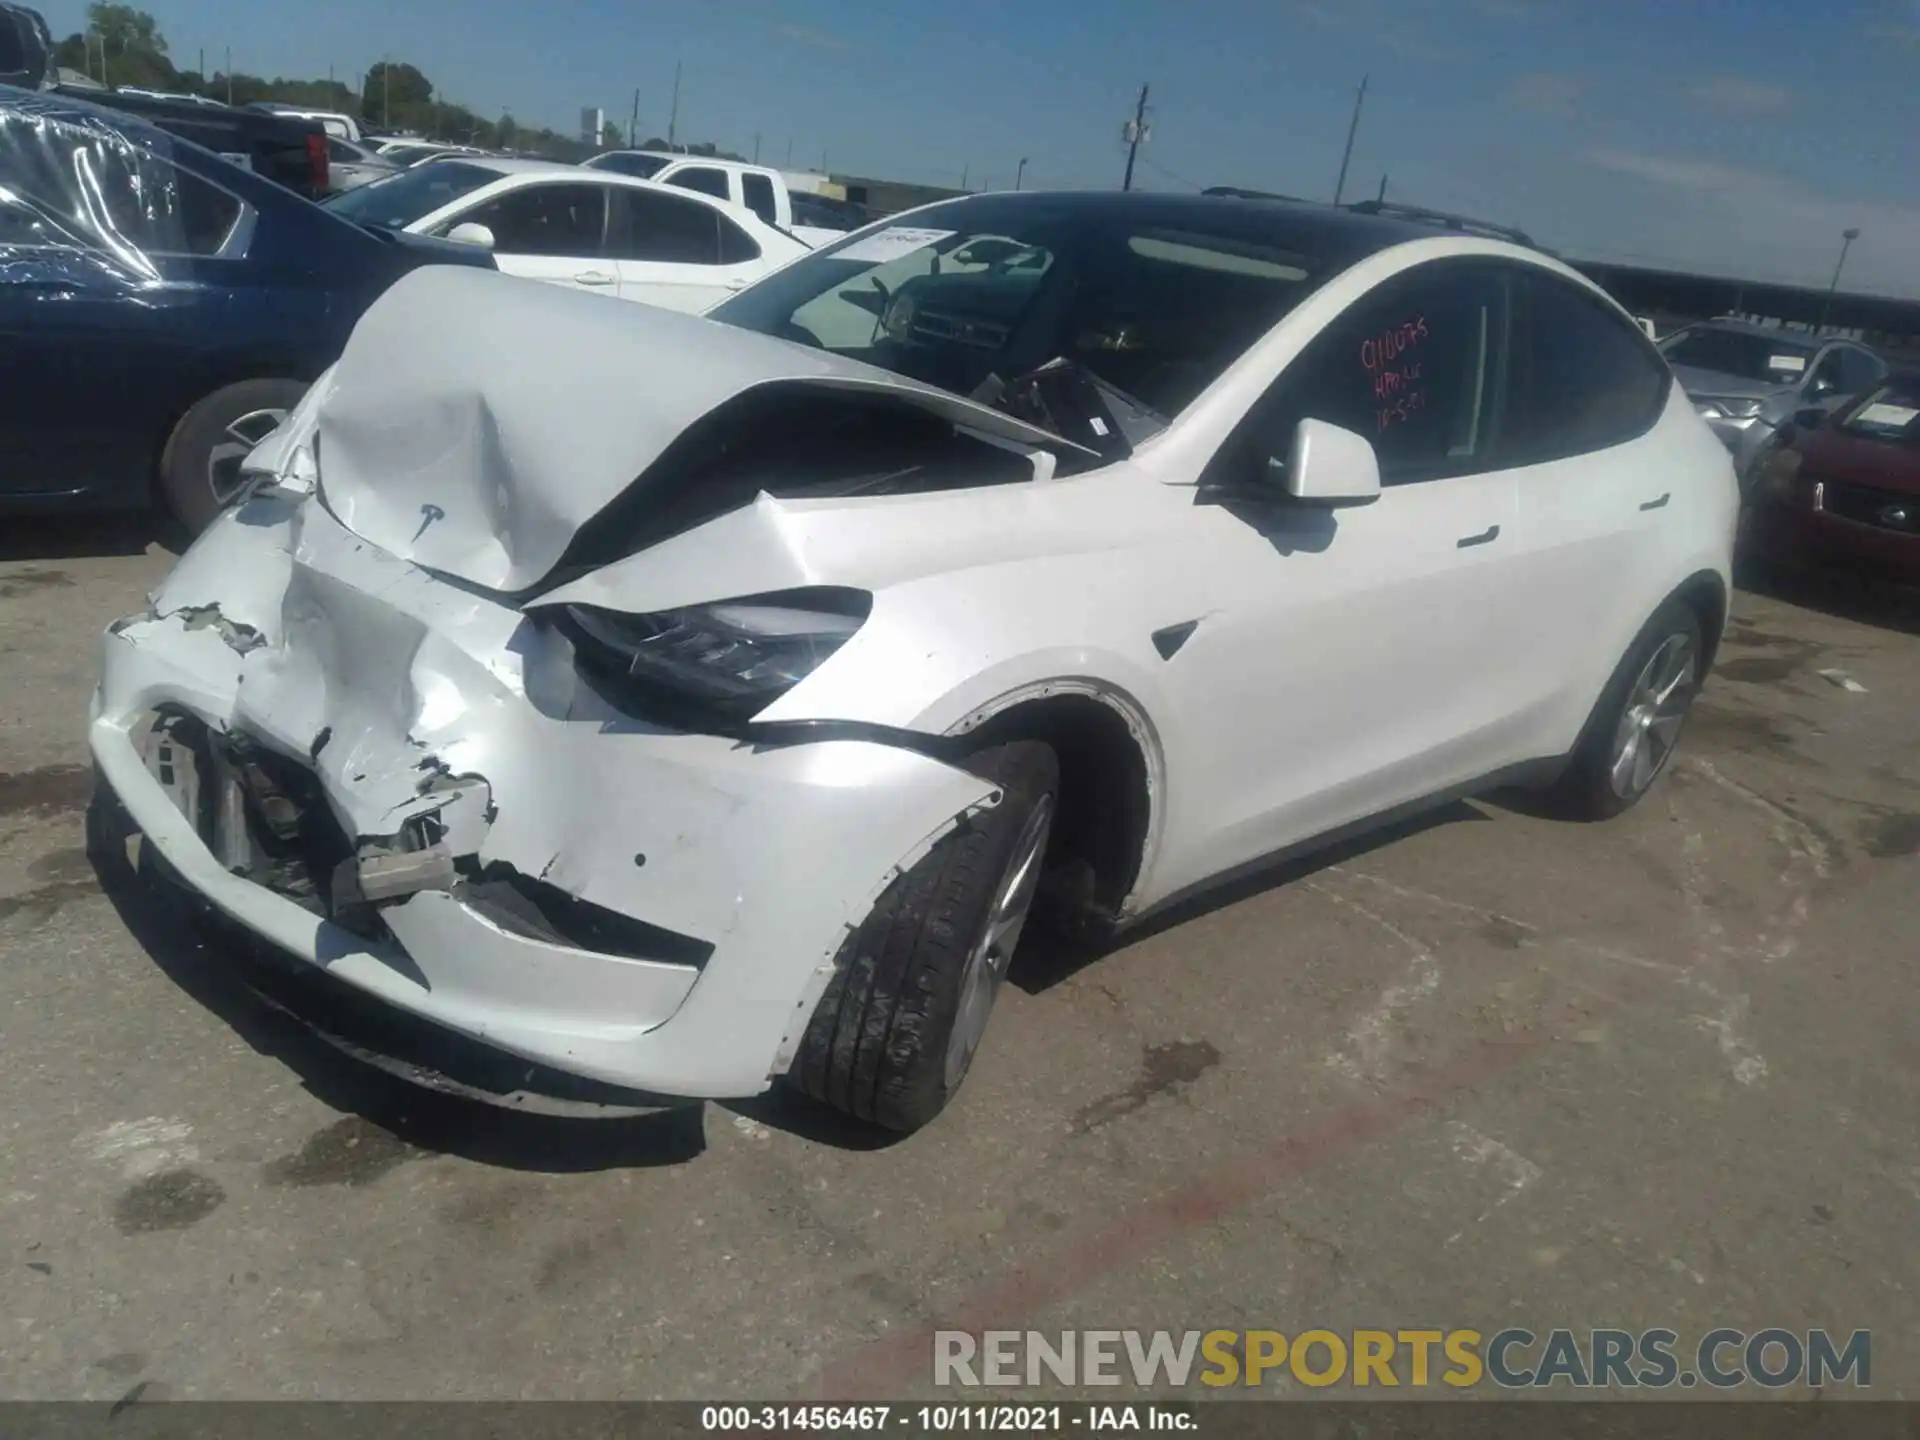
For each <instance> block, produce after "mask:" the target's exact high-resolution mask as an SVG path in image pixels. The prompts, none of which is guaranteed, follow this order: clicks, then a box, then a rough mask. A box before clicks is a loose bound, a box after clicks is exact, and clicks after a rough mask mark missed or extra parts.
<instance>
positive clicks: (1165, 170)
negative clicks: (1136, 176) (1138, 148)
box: [1140, 155, 1207, 190]
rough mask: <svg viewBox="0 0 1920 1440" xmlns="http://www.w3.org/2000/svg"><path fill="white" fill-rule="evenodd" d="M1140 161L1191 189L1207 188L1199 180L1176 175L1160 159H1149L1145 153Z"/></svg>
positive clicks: (1150, 168)
mask: <svg viewBox="0 0 1920 1440" xmlns="http://www.w3.org/2000/svg"><path fill="white" fill-rule="evenodd" d="M1140 163H1141V164H1142V165H1145V166H1146V167H1147V168H1148V169H1149V170H1157V171H1159V172H1160V173H1161V174H1162V175H1164V176H1166V177H1167V179H1169V180H1177V181H1178V182H1179V183H1180V184H1182V185H1185V186H1186V187H1187V188H1188V189H1190V190H1204V189H1206V188H1207V187H1206V186H1204V185H1202V184H1201V183H1200V182H1199V181H1198V180H1189V179H1187V177H1186V176H1184V175H1176V174H1174V173H1173V171H1171V170H1169V169H1168V168H1167V167H1166V166H1164V165H1162V164H1160V163H1159V162H1158V161H1155V160H1149V159H1147V157H1146V156H1144V155H1142V156H1141V157H1140Z"/></svg>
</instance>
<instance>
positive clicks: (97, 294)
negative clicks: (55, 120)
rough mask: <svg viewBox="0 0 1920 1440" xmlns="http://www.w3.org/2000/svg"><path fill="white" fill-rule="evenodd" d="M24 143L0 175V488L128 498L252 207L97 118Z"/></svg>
mask: <svg viewBox="0 0 1920 1440" xmlns="http://www.w3.org/2000/svg"><path fill="white" fill-rule="evenodd" d="M162 143H163V144H165V143H170V142H162ZM34 144H35V145H36V147H40V148H38V149H37V150H36V152H35V153H34V154H32V155H27V154H21V155H19V156H17V157H16V159H17V160H18V161H19V162H20V163H19V166H18V170H17V173H16V174H15V175H14V176H12V177H11V183H10V185H9V186H7V187H0V250H6V251H7V252H8V254H9V260H10V263H8V264H7V265H5V266H0V374H4V375H5V376H6V380H5V382H4V383H0V453H3V454H4V456H5V460H4V463H0V494H4V495H7V496H11V497H14V498H22V497H25V496H46V497H53V496H60V495H69V494H87V495H91V496H93V497H95V498H96V499H98V500H99V501H100V502H101V503H103V504H127V505H133V506H138V505H144V504H146V503H147V499H148V491H149V486H150V485H151V483H152V479H153V472H154V465H155V463H156V461H157V460H158V457H159V446H160V444H161V442H162V441H163V440H164V439H165V438H166V433H167V430H168V428H169V427H170V426H171V425H172V423H173V422H174V420H175V419H177V418H178V414H179V412H180V410H181V409H182V408H183V407H184V405H185V404H187V403H189V402H190V401H191V400H192V399H195V398H198V397H197V394H195V393H193V390H192V387H193V385H194V383H195V377H196V376H197V375H199V373H200V372H201V371H202V370H203V369H204V368H205V363H204V359H203V352H204V345H205V343H206V341H207V339H208V336H209V334H210V333H212V332H213V331H215V330H217V327H218V324H219V322H220V320H221V317H222V315H223V313H224V311H225V309H226V306H227V304H228V301H229V299H230V293H229V284H230V277H229V276H228V275H227V274H226V273H225V272H230V271H233V270H235V269H236V268H238V267H241V266H243V265H244V263H245V262H244V260H243V258H242V257H243V256H244V253H245V242H246V239H247V237H248V234H249V233H250V230H251V224H252V221H253V213H252V211H251V209H250V208H249V207H248V206H246V205H245V204H244V203H243V202H242V201H241V200H239V199H238V198H237V197H235V196H233V195H231V194H230V193H228V192H227V191H225V190H222V189H220V188H219V187H217V186H215V185H212V184H209V183H208V182H206V181H205V180H202V179H201V178H199V177H198V176H195V175H192V174H189V173H187V172H186V171H183V170H180V169H179V168H178V167H176V166H175V165H173V164H172V163H171V162H170V161H169V160H167V159H165V158H164V157H163V155H162V154H160V153H157V152H155V151H153V150H149V149H146V148H144V147H142V146H139V145H136V144H134V143H132V142H130V141H128V140H126V139H124V138H123V137H121V136H119V135H117V134H113V133H111V132H109V133H108V134H106V135H90V136H88V137H86V139H85V140H84V141H74V140H72V139H70V138H69V137H68V136H67V135H66V134H64V133H63V132H62V131H61V130H60V129H59V128H58V127H54V126H49V127H46V129H45V130H44V131H42V132H41V133H40V134H39V135H38V136H37V137H36V138H35V141H34ZM76 145H82V146H84V149H85V152H86V154H85V163H84V164H80V163H78V161H77V158H76V156H75V154H74V153H73V152H74V150H75V147H76ZM79 176H84V177H85V181H86V187H87V188H86V193H85V194H84V195H83V194H81V193H79V191H78V190H77V188H76V189H75V190H73V191H67V190H65V189H63V188H62V187H63V186H66V185H74V184H75V183H76V177H79ZM76 217H79V218H76ZM200 257H209V258H207V259H202V258H200ZM210 257H224V258H221V259H219V260H214V259H212V258H210Z"/></svg>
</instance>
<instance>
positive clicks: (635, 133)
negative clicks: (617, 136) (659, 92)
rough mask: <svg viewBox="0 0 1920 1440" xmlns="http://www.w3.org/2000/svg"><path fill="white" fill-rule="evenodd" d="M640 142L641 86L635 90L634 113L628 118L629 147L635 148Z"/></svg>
mask: <svg viewBox="0 0 1920 1440" xmlns="http://www.w3.org/2000/svg"><path fill="white" fill-rule="evenodd" d="M639 144H640V87H639V86H637V85H636V86H635V87H634V91H633V114H632V116H630V117H629V118H628V120H627V148H628V149H629V150H632V149H635V148H636V147H637V146H638V145H639Z"/></svg>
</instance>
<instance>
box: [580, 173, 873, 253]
mask: <svg viewBox="0 0 1920 1440" xmlns="http://www.w3.org/2000/svg"><path fill="white" fill-rule="evenodd" d="M581 163H583V164H584V165H586V166H587V167H588V168H589V169H594V170H612V171H614V172H615V173H616V174H620V175H637V176H638V177H639V178H640V179H642V180H653V181H657V182H658V183H660V184H662V185H678V186H679V187H680V188H681V189H683V190H697V191H699V192H700V193H701V194H702V195H711V196H713V197H714V198H715V199H718V200H729V201H731V202H732V203H734V204H735V205H740V206H744V207H745V208H746V209H748V210H751V211H753V213H754V214H756V215H758V216H759V217H760V218H761V219H762V220H764V221H766V222H767V223H768V224H769V225H778V226H779V227H780V228H781V229H782V230H785V231H786V232H787V233H788V234H789V235H792V236H794V237H795V238H796V239H798V240H801V241H804V242H805V243H806V244H808V245H811V246H815V247H818V246H821V245H825V244H828V243H829V242H831V241H834V240H838V239H839V238H840V237H841V236H842V235H844V234H846V233H847V231H848V230H852V229H857V228H858V227H857V226H856V225H853V224H847V225H842V226H839V227H838V228H833V227H829V226H824V225H820V224H818V223H811V222H814V221H817V219H819V218H821V217H818V216H813V215H807V216H804V217H802V218H800V219H799V220H798V221H796V219H795V216H794V203H793V195H792V193H791V192H790V191H789V190H788V188H787V182H786V177H784V176H783V175H781V173H780V172H779V171H778V170H771V169H769V168H767V167H766V166H764V165H748V164H746V163H744V162H743V161H739V160H712V159H708V158H707V157H706V156H704V155H676V154H673V153H671V152H669V151H665V150H606V151H602V152H601V153H600V154H598V155H595V156H594V157H593V158H592V159H590V160H586V161H583V162H581ZM802 204H803V207H804V204H805V202H804V201H803V202H802Z"/></svg>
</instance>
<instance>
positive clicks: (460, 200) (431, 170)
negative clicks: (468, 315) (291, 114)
mask: <svg viewBox="0 0 1920 1440" xmlns="http://www.w3.org/2000/svg"><path fill="white" fill-rule="evenodd" d="M327 208H328V209H330V210H332V211H333V212H334V213H335V214H337V215H342V216H344V217H346V218H347V219H349V220H353V221H356V222H358V223H360V224H362V225H376V226H383V227H385V228H387V229H392V230H406V231H409V232H410V233H412V234H416V235H440V236H445V237H446V238H448V239H452V240H460V241H465V242H467V243H469V244H474V245H481V246H484V247H486V248H487V249H489V250H491V251H492V252H493V258H494V260H495V262H496V263H497V264H498V265H499V267H500V269H501V271H502V272H504V273H505V274H508V275H519V276H523V277H525V278H526V279H529V280H544V281H546V282H548V283H549V284H553V285H560V286H565V287H566V288H568V289H573V290H588V291H592V292H593V293H595V294H598V295H615V296H618V297H619V298H620V299H622V300H638V301H642V302H644V303H646V304H648V305H658V306H660V307H661V308H662V309H666V310H687V311H700V310H704V309H706V308H707V307H708V306H709V305H712V304H714V303H716V302H717V301H720V300H723V299H725V298H726V297H727V296H729V295H731V294H733V293H734V292H735V291H738V290H744V289H745V288H746V287H747V286H749V285H751V284H752V283H753V282H754V281H756V280H758V279H760V278H761V277H762V276H763V275H766V274H768V273H769V272H770V271H773V270H775V269H778V268H779V267H780V266H781V265H784V264H785V263H786V262H787V261H789V260H791V259H793V258H794V257H795V256H798V255H804V254H806V253H807V248H808V247H807V246H806V245H805V244H804V243H803V242H802V241H800V240H798V239H796V238H795V237H793V236H792V235H789V234H787V233H786V232H785V231H782V230H778V229H776V228H775V227H773V226H771V225H768V224H766V223H765V222H764V221H762V220H761V219H760V218H759V217H758V216H756V215H754V214H753V213H751V212H750V211H746V210H742V209H740V208H738V207H737V206H733V205H729V204H727V203H725V202H724V201H720V200H715V199H713V198H712V197H710V196H706V195H700V194H696V193H693V192H690V191H687V190H682V189H678V188H675V187H670V186H665V185H656V184H654V183H653V182H652V181H648V180H639V179H635V178H634V177H632V176H628V175H616V174H613V173H611V172H609V171H599V170H585V169H582V168H581V167H580V166H578V165H561V164H559V163H557V162H553V161H547V160H510V159H497V158H495V157H493V156H487V155H458V156H455V155H448V156H441V157H438V158H436V159H434V160H432V161H429V162H428V163H426V164H423V165H417V166H414V167H413V168H412V169H409V170H403V171H401V172H400V173H399V174H397V175H394V176H392V177H390V178H388V179H385V180H380V181H377V182H375V183H374V184H372V185H366V186H362V187H360V188H359V189H356V190H350V191H348V192H346V193H345V194H342V195H338V196H335V197H334V198H332V199H331V200H329V201H328V202H327Z"/></svg>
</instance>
